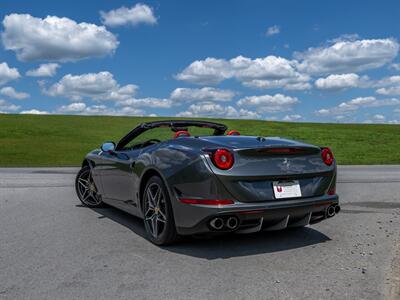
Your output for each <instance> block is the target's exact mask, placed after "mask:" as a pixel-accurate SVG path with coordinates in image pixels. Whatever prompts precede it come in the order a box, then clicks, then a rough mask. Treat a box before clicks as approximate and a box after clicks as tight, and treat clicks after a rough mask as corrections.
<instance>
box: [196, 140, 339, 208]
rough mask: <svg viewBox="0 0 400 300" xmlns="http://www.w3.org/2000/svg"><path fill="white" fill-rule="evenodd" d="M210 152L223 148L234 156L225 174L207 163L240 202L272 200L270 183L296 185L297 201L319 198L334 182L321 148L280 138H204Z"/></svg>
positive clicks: (334, 167) (333, 170)
mask: <svg viewBox="0 0 400 300" xmlns="http://www.w3.org/2000/svg"><path fill="white" fill-rule="evenodd" d="M204 139H205V140H207V141H208V142H210V145H211V146H210V149H204V151H206V152H207V151H210V150H212V148H214V145H212V144H215V149H216V148H227V149H230V150H231V151H232V153H233V155H234V160H235V162H234V164H233V166H232V168H231V169H229V170H220V169H218V168H217V167H216V166H215V165H214V164H213V162H212V160H211V157H210V156H208V159H207V160H208V162H209V165H210V167H211V169H212V170H213V172H214V173H215V174H216V175H217V177H218V178H219V180H220V181H221V182H222V183H223V185H224V186H225V187H226V188H227V189H228V190H229V191H230V192H231V194H232V195H233V196H234V197H235V198H236V199H237V200H239V201H241V202H260V201H273V200H276V198H275V195H274V189H273V182H277V181H283V182H285V181H293V180H296V181H298V182H299V185H300V189H301V197H313V196H320V195H323V194H324V193H326V191H327V190H328V189H329V187H330V186H331V184H332V183H333V181H334V175H335V172H336V166H335V164H332V165H331V166H327V165H326V164H325V163H324V162H323V160H322V158H321V148H320V147H316V146H313V145H309V144H305V143H301V142H296V141H292V140H287V139H281V138H263V137H246V136H229V137H227V136H225V137H222V136H221V137H207V138H204Z"/></svg>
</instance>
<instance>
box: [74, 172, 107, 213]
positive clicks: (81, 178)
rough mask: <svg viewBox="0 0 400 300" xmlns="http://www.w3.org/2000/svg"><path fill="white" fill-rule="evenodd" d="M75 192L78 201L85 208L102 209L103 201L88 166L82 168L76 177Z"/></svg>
mask: <svg viewBox="0 0 400 300" xmlns="http://www.w3.org/2000/svg"><path fill="white" fill-rule="evenodd" d="M75 190H76V194H77V195H78V198H79V200H81V202H82V204H83V205H85V206H87V207H102V206H103V204H104V203H103V201H102V200H101V196H100V195H99V194H98V190H97V187H96V184H95V183H94V181H93V177H92V171H91V169H90V167H89V166H84V167H83V168H82V169H81V170H80V171H79V172H78V174H77V175H76V179H75Z"/></svg>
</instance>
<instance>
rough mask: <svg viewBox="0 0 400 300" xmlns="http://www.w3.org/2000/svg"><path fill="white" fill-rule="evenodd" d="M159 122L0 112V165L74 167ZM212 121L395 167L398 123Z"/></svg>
mask: <svg viewBox="0 0 400 300" xmlns="http://www.w3.org/2000/svg"><path fill="white" fill-rule="evenodd" d="M162 119H170V118H144V117H143V118H142V117H105V116H60V115H48V116H46V115H1V114H0V166H2V167H6V166H7V167H11V166H78V165H79V164H80V163H81V161H82V158H83V157H84V156H85V154H86V153H87V152H89V151H90V150H92V149H94V148H98V147H99V146H100V145H101V143H102V142H104V141H109V140H114V141H117V140H118V139H119V138H120V137H122V136H123V135H124V134H126V133H127V132H128V131H129V130H131V129H132V128H133V127H135V126H136V125H137V124H139V123H141V122H146V121H154V120H162ZM214 121H218V122H222V123H225V124H226V125H228V127H229V128H230V129H237V130H239V131H240V132H241V133H242V134H243V135H260V136H280V137H286V138H291V139H296V140H301V141H305V142H308V143H311V144H316V145H324V146H329V147H331V148H332V150H333V152H334V154H335V156H336V159H337V161H338V163H339V164H399V163H400V151H399V149H400V126H399V125H376V124H374V125H367V124H318V123H284V122H266V121H255V120H214ZM169 134H170V133H169Z"/></svg>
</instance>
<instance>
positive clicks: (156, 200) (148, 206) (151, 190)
mask: <svg viewBox="0 0 400 300" xmlns="http://www.w3.org/2000/svg"><path fill="white" fill-rule="evenodd" d="M163 199H164V192H163V189H162V188H161V186H160V185H158V184H157V183H152V184H150V185H149V186H147V188H146V191H145V202H144V212H145V213H144V220H145V224H146V227H147V228H148V231H149V233H150V234H151V235H152V236H153V237H154V238H157V237H159V236H160V235H161V234H162V233H163V231H164V229H165V224H166V223H167V217H166V212H165V205H163Z"/></svg>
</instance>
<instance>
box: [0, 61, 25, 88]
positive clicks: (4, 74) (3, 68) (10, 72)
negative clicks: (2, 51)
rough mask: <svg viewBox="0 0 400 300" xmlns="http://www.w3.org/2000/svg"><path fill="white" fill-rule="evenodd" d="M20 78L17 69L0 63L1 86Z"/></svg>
mask: <svg viewBox="0 0 400 300" xmlns="http://www.w3.org/2000/svg"><path fill="white" fill-rule="evenodd" d="M20 77H21V75H20V74H19V72H18V70H17V69H16V68H10V67H9V66H8V64H7V63H6V62H3V63H0V85H1V84H5V83H7V82H9V81H11V80H15V79H18V78H20Z"/></svg>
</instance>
